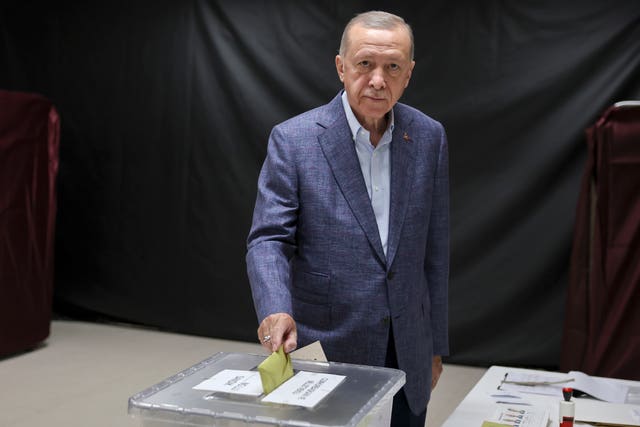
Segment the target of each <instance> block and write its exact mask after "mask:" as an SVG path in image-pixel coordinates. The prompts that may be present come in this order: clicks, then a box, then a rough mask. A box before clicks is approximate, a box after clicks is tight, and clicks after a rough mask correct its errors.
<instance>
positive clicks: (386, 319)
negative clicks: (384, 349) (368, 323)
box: [380, 316, 391, 326]
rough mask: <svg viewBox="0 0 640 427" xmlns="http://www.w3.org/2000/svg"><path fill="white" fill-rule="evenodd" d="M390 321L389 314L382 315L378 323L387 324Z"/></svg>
mask: <svg viewBox="0 0 640 427" xmlns="http://www.w3.org/2000/svg"><path fill="white" fill-rule="evenodd" d="M390 322H391V318H390V317H389V316H384V317H383V318H382V320H381V321H380V323H382V326H389V323H390Z"/></svg>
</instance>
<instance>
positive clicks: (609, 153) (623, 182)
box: [560, 102, 640, 380]
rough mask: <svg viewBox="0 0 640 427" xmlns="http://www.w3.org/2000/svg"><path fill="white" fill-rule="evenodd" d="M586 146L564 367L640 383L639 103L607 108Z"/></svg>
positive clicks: (574, 249) (577, 216) (569, 291)
mask: <svg viewBox="0 0 640 427" xmlns="http://www.w3.org/2000/svg"><path fill="white" fill-rule="evenodd" d="M587 144H588V158H587V164H586V170H585V173H584V176H583V178H582V187H581V194H580V197H579V200H578V207H577V212H576V223H575V230H574V240H573V252H572V258H571V269H570V279H569V286H568V291H567V292H568V294H567V303H566V314H565V316H566V317H565V326H564V337H563V342H562V359H561V365H560V368H561V369H562V370H564V371H569V370H579V371H583V372H585V373H587V374H590V375H598V376H606V377H615V378H626V379H633V380H640V103H634V102H627V103H619V104H616V105H615V106H613V107H611V108H609V109H608V110H607V111H606V112H605V113H604V114H603V115H602V117H601V118H600V119H599V120H598V121H597V123H596V124H595V125H594V126H592V127H590V128H589V129H587Z"/></svg>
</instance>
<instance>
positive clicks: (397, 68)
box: [389, 64, 400, 71]
mask: <svg viewBox="0 0 640 427" xmlns="http://www.w3.org/2000/svg"><path fill="white" fill-rule="evenodd" d="M389 69H390V70H391V71H398V70H399V69H400V66H399V65H398V64H389Z"/></svg>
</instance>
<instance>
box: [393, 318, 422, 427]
mask: <svg viewBox="0 0 640 427" xmlns="http://www.w3.org/2000/svg"><path fill="white" fill-rule="evenodd" d="M384 366H386V367H387V368H395V369H398V358H397V357H396V346H395V344H394V340H393V331H392V329H391V328H389V344H388V345H387V357H386V361H385V363H384ZM426 418H427V408H425V409H424V411H422V413H420V414H414V413H413V412H412V411H411V409H409V402H407V396H406V395H405V394H404V388H401V389H400V390H399V391H398V392H397V393H396V395H395V396H394V397H393V409H392V410H391V427H424V424H425V420H426Z"/></svg>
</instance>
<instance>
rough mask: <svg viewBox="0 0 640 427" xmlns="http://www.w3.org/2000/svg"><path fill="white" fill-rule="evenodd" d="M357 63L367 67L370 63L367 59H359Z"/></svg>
mask: <svg viewBox="0 0 640 427" xmlns="http://www.w3.org/2000/svg"><path fill="white" fill-rule="evenodd" d="M359 65H360V66H361V67H364V68H368V67H369V65H371V63H370V62H369V61H360V63H359Z"/></svg>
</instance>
